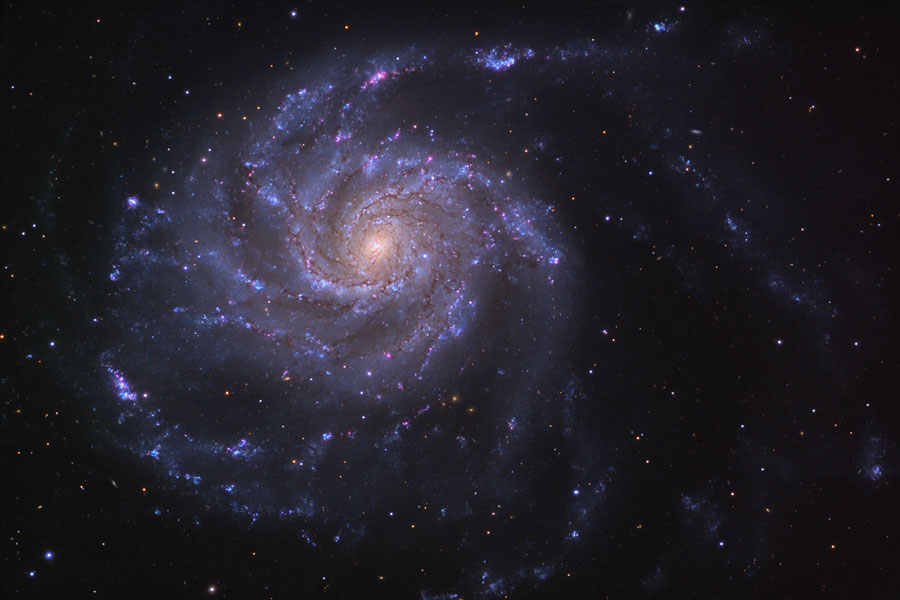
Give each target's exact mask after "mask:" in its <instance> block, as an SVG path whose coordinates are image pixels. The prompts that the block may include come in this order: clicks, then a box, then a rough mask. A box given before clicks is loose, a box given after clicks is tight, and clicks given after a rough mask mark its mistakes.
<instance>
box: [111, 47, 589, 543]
mask: <svg viewBox="0 0 900 600" xmlns="http://www.w3.org/2000/svg"><path fill="white" fill-rule="evenodd" d="M530 53H531V52H530V51H529V54H530ZM474 57H475V58H476V59H477V57H478V53H476V54H475V55H474ZM508 61H509V62H508V64H509V65H510V66H511V64H512V62H513V61H512V60H511V59H508ZM490 64H493V63H490ZM488 66H490V65H488ZM460 68H462V70H463V71H462V73H466V77H473V79H472V80H471V81H470V82H469V83H468V88H461V89H459V90H458V91H457V93H458V94H459V95H460V98H454V99H453V105H452V109H451V110H450V111H443V112H438V111H435V109H434V107H435V105H436V104H437V103H439V102H440V99H441V98H443V99H444V101H449V100H448V99H447V96H446V90H445V89H444V88H443V87H440V88H439V87H438V86H436V83H437V82H439V81H440V80H441V79H442V78H444V77H449V76H451V75H452V76H455V77H459V76H461V75H462V73H454V72H453V71H455V70H458V69H460ZM324 70H325V71H327V72H328V73H329V75H328V76H327V77H324V76H323V75H317V74H316V73H313V74H310V75H307V76H304V77H297V78H296V79H297V80H298V81H302V82H303V87H299V86H295V88H294V89H293V91H289V92H287V93H285V94H284V96H283V97H282V98H281V99H280V100H279V101H278V102H277V104H276V105H275V106H273V107H271V108H269V109H267V110H266V111H265V112H264V111H263V110H260V112H261V113H262V116H254V118H253V122H252V123H251V124H250V126H249V127H247V128H246V129H244V130H242V131H240V133H230V132H229V133H226V134H225V135H224V136H220V138H214V139H211V140H209V141H206V140H204V142H203V146H204V148H203V151H202V152H201V154H200V156H198V157H197V158H196V160H193V161H192V163H188V164H186V165H185V171H186V172H185V173H183V174H182V175H181V178H182V181H183V187H181V188H180V189H176V190H174V191H173V193H172V194H171V195H170V196H169V197H168V198H165V199H164V200H162V201H157V202H152V203H151V202H145V201H144V200H143V199H141V198H140V197H131V199H130V201H129V203H128V205H127V206H126V211H125V218H124V220H123V223H122V225H121V229H120V234H119V241H118V248H119V250H120V255H119V256H118V258H117V259H116V261H115V264H114V265H113V267H112V271H111V272H112V274H111V276H110V278H111V279H112V280H113V281H114V283H115V284H116V286H117V290H118V292H117V295H118V298H119V302H120V304H119V306H118V308H117V311H118V312H119V314H120V315H122V316H124V317H125V318H119V319H118V321H119V322H120V323H122V324H123V325H124V326H125V327H124V328H123V330H122V331H120V332H118V333H117V335H116V337H117V339H118V340H119V343H118V344H116V345H115V346H113V347H111V348H110V349H109V350H108V351H106V352H104V354H103V358H102V364H103V366H104V368H105V370H106V371H107V373H108V379H109V385H110V386H111V388H112V389H114V390H115V391H116V395H117V396H118V405H119V407H120V414H119V417H118V419H117V421H116V425H115V427H113V428H112V429H111V435H112V436H113V438H115V439H118V440H120V442H121V443H122V444H123V445H125V446H127V447H129V448H131V449H132V450H133V451H134V452H135V453H137V454H138V455H140V456H144V457H148V458H149V459H150V460H151V461H153V462H154V463H155V464H156V465H157V466H158V468H159V470H160V472H161V473H162V474H163V476H164V477H166V478H168V479H169V480H170V481H172V482H173V483H172V484H173V485H175V486H176V487H178V484H179V483H180V484H181V487H186V488H188V489H190V490H192V491H195V492H196V493H198V494H200V495H201V496H202V497H203V498H205V499H206V500H207V501H208V502H211V503H214V504H215V505H217V506H221V507H223V508H227V509H228V510H231V511H234V512H236V513H238V514H244V515H249V516H250V517H251V518H252V519H253V520H256V519H258V518H260V517H272V516H279V517H289V516H298V517H302V518H305V519H309V520H311V521H312V522H313V524H314V523H319V524H320V525H319V526H318V527H314V528H312V529H313V530H315V533H313V534H311V540H314V539H315V537H316V536H321V535H323V534H322V531H326V530H327V534H328V537H329V538H334V539H342V540H345V541H353V540H354V539H356V538H358V537H360V536H361V535H363V532H364V530H365V526H364V524H363V520H364V519H363V516H364V515H370V514H375V515H379V516H385V515H390V514H393V512H394V511H392V510H391V509H392V507H393V506H394V505H395V504H396V503H397V501H398V495H400V494H401V490H403V489H404V488H405V487H409V486H414V489H415V490H416V491H417V493H418V494H421V495H422V496H423V497H424V498H426V499H430V500H429V501H430V502H434V503H435V505H434V510H435V511H437V512H439V513H440V515H441V517H442V518H446V519H451V520H460V519H463V520H464V519H466V518H467V514H469V513H471V512H472V508H471V507H470V504H471V501H470V500H469V499H467V498H466V497H465V496H466V494H465V493H464V492H461V490H460V489H458V488H459V486H461V485H464V486H465V487H466V488H468V492H469V493H471V494H477V493H479V490H482V492H481V493H486V494H487V498H489V499H490V500H489V501H491V502H493V501H494V500H495V499H497V497H498V496H499V497H502V499H503V503H504V504H511V505H513V506H514V505H516V504H518V503H521V502H522V501H523V497H524V494H525V493H526V490H525V489H522V488H521V487H520V486H519V484H518V483H517V480H518V476H517V475H516V470H515V465H517V464H518V463H519V461H521V460H522V458H523V453H525V452H526V451H527V450H528V448H529V444H530V443H532V441H533V440H530V439H529V435H528V431H529V430H530V429H531V428H532V427H534V426H535V425H534V424H533V423H532V421H533V420H534V419H535V413H536V412H539V411H540V410H541V407H542V406H543V405H545V404H547V403H554V404H555V403H561V402H569V401H571V400H572V394H573V392H572V390H571V382H570V381H569V380H570V379H571V377H570V376H567V375H566V374H565V373H566V370H567V369H568V368H570V367H569V366H568V361H569V360H570V359H569V357H568V356H567V354H568V353H569V352H570V350H571V349H567V348H566V344H567V343H568V342H570V341H571V340H572V339H573V338H572V334H573V329H574V327H575V326H576V325H577V320H576V319H574V317H573V311H574V310H575V307H576V306H577V303H578V295H579V292H578V289H577V287H576V286H575V285H574V282H575V281H576V280H577V279H578V278H579V276H580V275H579V270H580V268H581V266H580V264H579V261H578V259H577V258H575V257H573V256H572V252H571V251H570V250H569V246H570V245H571V239H570V237H571V236H570V235H568V234H567V233H566V232H565V231H564V229H563V226H562V225H561V224H560V222H559V220H558V219H556V218H555V215H554V212H555V208H554V207H553V205H552V203H550V202H548V201H547V199H545V198H542V197H541V195H540V191H539V190H536V189H534V186H533V185H532V182H531V181H530V179H531V176H532V173H531V171H534V169H533V168H532V167H530V165H529V159H530V158H531V157H530V156H529V155H528V154H529V150H530V148H529V147H527V146H525V147H512V148H511V147H510V146H509V145H508V144H502V145H499V146H497V145H496V144H492V143H491V140H490V139H485V136H484V135H482V134H481V133H482V132H481V131H480V128H481V127H483V126H484V125H483V124H480V123H479V121H481V120H483V119H485V118H489V117H490V115H491V113H492V112H493V110H492V108H491V105H492V103H494V102H496V98H495V97H494V96H495V94H492V93H487V94H485V92H484V91H483V90H482V89H481V88H482V87H483V86H485V84H486V83H487V82H488V80H489V79H490V77H491V76H493V75H494V74H495V73H496V69H491V68H485V65H484V64H483V63H481V62H478V61H477V60H476V61H474V62H471V63H468V64H466V63H465V62H463V64H462V65H461V66H460V60H459V57H458V56H453V55H446V56H443V57H442V56H441V54H440V52H439V51H438V50H435V51H433V52H428V54H425V53H424V52H421V51H411V52H409V53H408V54H407V56H406V57H404V58H401V57H378V58H377V59H372V60H369V61H365V62H363V63H362V64H361V65H355V64H350V63H347V64H341V65H338V66H336V67H332V66H330V65H329V66H328V67H326V68H325V69H324ZM448 70H449V71H450V72H449V73H448ZM484 113H487V114H484ZM532 162H533V161H532ZM560 371H562V373H563V375H562V376H560V375H559V372H560ZM223 376H224V377H225V378H226V382H222V377H223ZM213 381H215V382H216V383H215V384H214V383H212V382H213ZM216 385H218V386H219V387H218V389H217V388H216ZM567 386H568V387H567ZM476 415H477V417H478V418H477V419H476V418H475V416H476ZM523 429H524V431H523ZM485 455H487V456H488V458H487V459H485ZM423 472H424V473H428V472H431V473H437V472H441V473H442V474H443V476H442V477H434V476H428V477H424V478H423V476H422V473H423ZM448 473H452V475H451V476H449V477H448V476H447V475H448ZM475 499H476V500H477V496H476V498H475ZM335 507H340V508H335ZM567 533H568V532H566V534H564V535H563V537H565V535H567ZM311 543H316V542H315V541H312V542H311Z"/></svg>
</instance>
